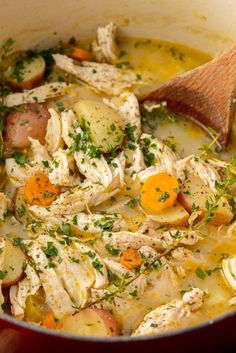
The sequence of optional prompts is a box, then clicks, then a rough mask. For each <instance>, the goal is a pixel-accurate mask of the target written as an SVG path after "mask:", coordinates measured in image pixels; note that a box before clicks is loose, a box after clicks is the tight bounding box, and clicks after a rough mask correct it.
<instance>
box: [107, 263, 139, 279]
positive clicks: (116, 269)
mask: <svg viewBox="0 0 236 353" xmlns="http://www.w3.org/2000/svg"><path fill="white" fill-rule="evenodd" d="M104 263H105V264H106V267H107V268H108V270H109V271H110V272H112V273H114V274H115V275H117V276H118V277H124V276H125V278H126V279H127V280H128V279H131V278H133V277H134V276H135V274H134V272H132V271H130V270H128V269H127V267H125V266H123V265H122V264H120V263H119V261H118V260H115V259H108V258H107V259H104Z"/></svg>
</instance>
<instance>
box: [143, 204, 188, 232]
mask: <svg viewBox="0 0 236 353" xmlns="http://www.w3.org/2000/svg"><path fill="white" fill-rule="evenodd" d="M149 218H151V219H153V220H154V221H155V222H157V223H160V224H163V225H170V226H186V225H187V224H188V219H189V214H188V212H187V211H186V210H185V208H184V207H183V206H182V205H180V204H179V203H176V204H174V206H172V207H169V208H167V209H165V210H163V211H161V212H160V213H159V214H156V215H149Z"/></svg>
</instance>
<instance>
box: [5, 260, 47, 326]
mask: <svg viewBox="0 0 236 353" xmlns="http://www.w3.org/2000/svg"><path fill="white" fill-rule="evenodd" d="M24 272H25V275H26V277H25V278H24V279H23V280H21V281H20V282H19V283H18V284H17V285H13V286H11V288H10V303H11V312H12V314H13V315H14V316H15V317H16V318H17V319H21V320H23V319H24V316H25V308H26V300H27V298H28V297H29V296H31V295H34V294H36V293H37V291H38V290H39V288H40V287H41V282H40V279H39V277H38V275H37V273H36V271H35V270H34V268H33V267H32V266H31V265H30V264H29V263H27V266H26V268H25V270H24Z"/></svg>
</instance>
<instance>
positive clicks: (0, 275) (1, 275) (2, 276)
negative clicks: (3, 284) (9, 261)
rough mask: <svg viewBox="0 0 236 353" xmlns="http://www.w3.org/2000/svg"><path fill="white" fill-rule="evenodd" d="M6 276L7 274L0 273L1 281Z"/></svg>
mask: <svg viewBox="0 0 236 353" xmlns="http://www.w3.org/2000/svg"><path fill="white" fill-rule="evenodd" d="M5 276H6V274H5V272H3V271H0V280H2V279H4V277H5Z"/></svg>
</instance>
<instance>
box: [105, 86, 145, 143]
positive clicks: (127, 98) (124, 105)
mask: <svg viewBox="0 0 236 353" xmlns="http://www.w3.org/2000/svg"><path fill="white" fill-rule="evenodd" d="M103 102H104V103H105V104H107V105H108V106H110V107H111V108H113V109H115V110H116V111H118V112H119V113H120V116H121V117H122V119H123V121H124V123H125V125H127V126H132V127H135V130H134V133H133V135H134V138H135V139H138V138H139V137H140V135H141V133H142V130H141V116H140V111H139V103H138V99H137V97H136V96H135V95H134V94H133V93H130V92H124V93H122V94H121V95H120V96H119V97H114V98H113V99H111V100H109V99H106V98H104V99H103Z"/></svg>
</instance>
